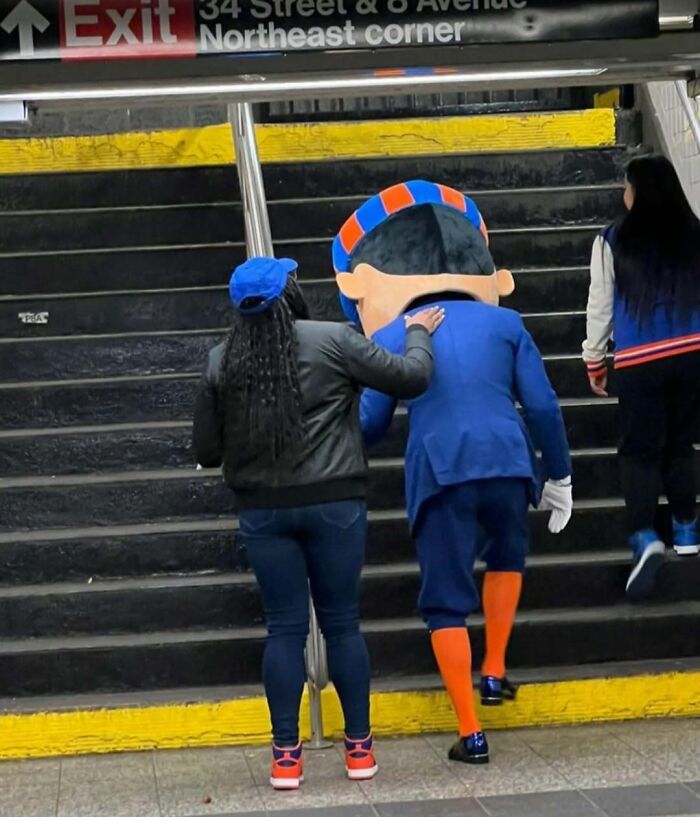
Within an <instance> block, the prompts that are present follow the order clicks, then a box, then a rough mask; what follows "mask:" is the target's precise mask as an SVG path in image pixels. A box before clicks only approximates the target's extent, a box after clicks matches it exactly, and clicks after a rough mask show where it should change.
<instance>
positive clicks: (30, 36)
mask: <svg viewBox="0 0 700 817" xmlns="http://www.w3.org/2000/svg"><path fill="white" fill-rule="evenodd" d="M0 27H1V28H3V29H4V30H5V31H6V32H7V33H8V34H11V33H12V32H13V31H14V30H15V29H17V30H18V31H19V54H20V57H31V56H32V54H33V53H34V29H37V31H39V32H41V33H43V32H44V31H46V29H47V28H48V27H49V21H48V20H47V19H46V17H44V15H43V14H41V12H39V11H37V10H36V9H35V8H34V6H32V5H30V4H29V3H28V2H27V0H20V2H19V3H18V4H17V5H16V6H15V7H14V8H13V9H12V11H11V12H10V13H9V14H8V15H7V17H5V19H4V20H3V21H2V22H1V23H0Z"/></svg>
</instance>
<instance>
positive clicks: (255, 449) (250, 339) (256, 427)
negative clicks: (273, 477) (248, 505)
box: [220, 276, 309, 465]
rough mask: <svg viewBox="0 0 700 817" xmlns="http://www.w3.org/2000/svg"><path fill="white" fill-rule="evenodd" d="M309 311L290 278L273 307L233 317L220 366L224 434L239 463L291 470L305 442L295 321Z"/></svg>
mask: <svg viewBox="0 0 700 817" xmlns="http://www.w3.org/2000/svg"><path fill="white" fill-rule="evenodd" d="M308 317H309V309H308V306H307V304H306V301H305V300H304V296H303V294H302V292H301V289H300V287H299V285H298V283H297V281H296V279H295V278H293V277H291V276H290V278H289V280H288V282H287V286H286V288H285V290H284V292H283V293H282V295H281V296H280V297H279V298H278V299H277V300H276V301H275V302H274V303H273V305H272V306H271V307H270V308H269V309H266V310H265V311H264V312H260V313H257V314H254V315H244V314H242V313H240V312H238V311H236V312H235V314H234V318H233V323H232V326H231V331H230V332H229V335H228V338H227V339H226V345H225V349H224V356H223V360H222V363H221V380H220V382H221V390H222V396H223V400H222V408H223V411H224V433H225V435H226V436H228V435H235V440H234V444H233V445H231V446H229V449H230V450H232V451H235V452H237V453H236V460H238V462H248V461H250V460H254V459H256V460H259V461H261V462H263V463H266V464H274V463H277V462H279V461H284V462H285V463H290V464H292V465H293V464H296V462H298V460H299V458H300V457H301V455H302V450H303V445H302V443H303V439H304V436H305V432H304V422H303V414H302V394H301V389H300V386H299V366H298V362H297V333H296V328H295V320H297V319H302V320H303V319H306V318H308Z"/></svg>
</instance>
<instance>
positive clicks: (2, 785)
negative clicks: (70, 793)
mask: <svg viewBox="0 0 700 817" xmlns="http://www.w3.org/2000/svg"><path fill="white" fill-rule="evenodd" d="M57 805H58V778H56V780H55V781H51V782H48V783H47V782H36V781H34V780H33V779H32V778H31V776H28V775H26V774H22V775H20V776H18V777H16V778H15V779H14V780H10V779H4V780H2V782H0V814H1V815H2V817H55V815H56V808H57Z"/></svg>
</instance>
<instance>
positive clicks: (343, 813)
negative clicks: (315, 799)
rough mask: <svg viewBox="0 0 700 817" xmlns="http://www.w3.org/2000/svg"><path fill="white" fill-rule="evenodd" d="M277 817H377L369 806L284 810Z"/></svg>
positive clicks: (278, 812) (276, 814) (277, 812)
mask: <svg viewBox="0 0 700 817" xmlns="http://www.w3.org/2000/svg"><path fill="white" fill-rule="evenodd" d="M275 817H375V814H374V811H373V809H372V807H371V806H368V805H356V806H338V807H337V808H300V809H283V810H281V811H276V812H275Z"/></svg>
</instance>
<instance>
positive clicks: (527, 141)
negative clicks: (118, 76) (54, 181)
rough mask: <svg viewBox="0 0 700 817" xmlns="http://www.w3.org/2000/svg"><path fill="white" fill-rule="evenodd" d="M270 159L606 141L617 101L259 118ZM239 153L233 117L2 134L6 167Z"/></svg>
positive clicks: (212, 161) (1, 160)
mask: <svg viewBox="0 0 700 817" xmlns="http://www.w3.org/2000/svg"><path fill="white" fill-rule="evenodd" d="M257 134H258V143H259V149H260V157H261V160H262V161H263V162H268V163H269V162H302V161H323V160H327V159H354V158H379V157H389V156H420V155H429V154H445V153H484V152H502V151H521V150H546V149H567V148H584V147H604V146H608V145H614V144H615V112H614V111H613V110H611V109H598V110H588V111H575V112H564V113H532V114H517V115H510V114H509V115H499V116H476V117H468V116H463V117H446V118H438V119H393V120H381V121H372V122H326V123H314V124H292V125H259V126H258V128H257ZM233 161H234V151H233V143H232V138H231V129H230V127H229V126H228V125H213V126H211V127H205V128H192V129H185V130H172V131H156V132H152V133H118V134H111V135H105V136H62V137H56V138H46V139H32V138H30V139H2V140H0V174H20V173H56V172H79V171H96V170H133V169H142V168H173V167H199V166H206V165H224V164H230V163H231V162H233Z"/></svg>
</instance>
